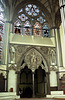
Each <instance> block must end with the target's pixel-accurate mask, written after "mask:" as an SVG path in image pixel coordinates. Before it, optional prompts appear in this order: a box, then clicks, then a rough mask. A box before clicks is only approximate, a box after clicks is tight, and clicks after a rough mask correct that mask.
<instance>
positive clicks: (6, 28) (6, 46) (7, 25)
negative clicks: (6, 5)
mask: <svg viewBox="0 0 65 100" xmlns="http://www.w3.org/2000/svg"><path fill="white" fill-rule="evenodd" d="M12 25H13V24H12V23H11V22H10V21H6V22H5V26H4V33H5V37H4V38H5V40H4V63H5V64H8V63H9V59H8V58H9V43H10V32H12Z"/></svg>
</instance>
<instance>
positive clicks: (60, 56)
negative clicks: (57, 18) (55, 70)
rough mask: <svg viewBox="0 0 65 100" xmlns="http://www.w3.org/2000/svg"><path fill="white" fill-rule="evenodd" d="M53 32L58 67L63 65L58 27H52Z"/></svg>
mask: <svg viewBox="0 0 65 100" xmlns="http://www.w3.org/2000/svg"><path fill="white" fill-rule="evenodd" d="M54 32H55V42H56V54H57V57H56V58H57V65H58V67H63V63H62V50H61V42H60V41H61V40H60V32H59V28H56V29H54Z"/></svg>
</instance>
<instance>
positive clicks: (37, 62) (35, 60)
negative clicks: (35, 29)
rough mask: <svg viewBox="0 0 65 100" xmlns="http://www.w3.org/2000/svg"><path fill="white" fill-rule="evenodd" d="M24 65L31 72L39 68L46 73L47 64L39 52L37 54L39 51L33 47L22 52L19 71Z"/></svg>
mask: <svg viewBox="0 0 65 100" xmlns="http://www.w3.org/2000/svg"><path fill="white" fill-rule="evenodd" d="M26 65H27V66H28V68H29V69H31V70H32V71H33V70H34V71H35V69H38V67H39V66H41V67H42V69H44V70H45V71H46V72H48V64H47V62H46V60H45V58H44V57H43V55H42V54H41V52H39V50H38V49H36V48H34V47H31V48H28V49H27V50H26V52H24V53H23V54H22V55H21V58H20V61H19V66H20V67H19V68H20V70H21V69H22V68H24V67H25V66H26Z"/></svg>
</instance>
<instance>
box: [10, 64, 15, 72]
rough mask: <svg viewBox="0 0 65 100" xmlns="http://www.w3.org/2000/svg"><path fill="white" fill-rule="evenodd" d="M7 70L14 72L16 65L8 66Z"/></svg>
mask: <svg viewBox="0 0 65 100" xmlns="http://www.w3.org/2000/svg"><path fill="white" fill-rule="evenodd" d="M8 70H15V71H17V65H16V64H9V67H8Z"/></svg>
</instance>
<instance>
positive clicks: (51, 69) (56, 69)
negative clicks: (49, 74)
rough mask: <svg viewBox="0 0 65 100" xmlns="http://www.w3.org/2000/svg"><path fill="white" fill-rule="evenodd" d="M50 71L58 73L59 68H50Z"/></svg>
mask: <svg viewBox="0 0 65 100" xmlns="http://www.w3.org/2000/svg"><path fill="white" fill-rule="evenodd" d="M50 71H58V68H57V66H50Z"/></svg>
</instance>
